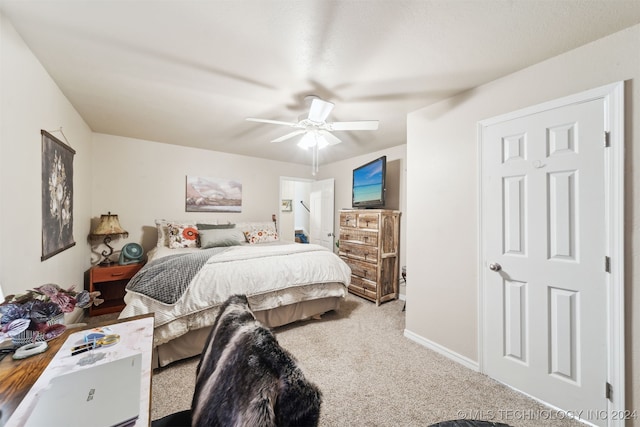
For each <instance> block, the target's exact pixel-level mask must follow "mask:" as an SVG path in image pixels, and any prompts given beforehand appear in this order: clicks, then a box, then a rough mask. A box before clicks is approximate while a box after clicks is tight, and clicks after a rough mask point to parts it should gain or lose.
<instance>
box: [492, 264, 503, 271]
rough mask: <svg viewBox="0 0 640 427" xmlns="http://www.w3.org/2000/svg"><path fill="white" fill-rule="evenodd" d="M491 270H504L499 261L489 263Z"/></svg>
mask: <svg viewBox="0 0 640 427" xmlns="http://www.w3.org/2000/svg"><path fill="white" fill-rule="evenodd" d="M489 270H491V271H500V270H502V266H501V265H500V264H498V263H497V262H495V263H491V264H489Z"/></svg>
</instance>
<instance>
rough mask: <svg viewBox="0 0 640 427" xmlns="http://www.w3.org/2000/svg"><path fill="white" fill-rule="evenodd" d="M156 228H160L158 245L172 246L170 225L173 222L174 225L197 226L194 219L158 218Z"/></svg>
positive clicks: (160, 246)
mask: <svg viewBox="0 0 640 427" xmlns="http://www.w3.org/2000/svg"><path fill="white" fill-rule="evenodd" d="M155 223H156V228H157V230H158V242H157V243H156V246H158V247H159V248H168V247H170V243H171V242H170V241H169V225H170V224H173V225H174V226H189V227H195V224H194V222H193V221H186V220H185V221H178V220H168V219H156V220H155Z"/></svg>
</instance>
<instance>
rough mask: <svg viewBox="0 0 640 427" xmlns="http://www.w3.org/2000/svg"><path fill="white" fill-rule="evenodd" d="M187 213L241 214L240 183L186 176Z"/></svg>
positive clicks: (230, 180)
mask: <svg viewBox="0 0 640 427" xmlns="http://www.w3.org/2000/svg"><path fill="white" fill-rule="evenodd" d="M185 206H186V211H187V212H241V211H242V183H241V182H240V181H236V180H232V179H222V178H209V177H202V176H187V188H186V202H185Z"/></svg>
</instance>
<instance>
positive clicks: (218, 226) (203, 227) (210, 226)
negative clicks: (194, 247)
mask: <svg viewBox="0 0 640 427" xmlns="http://www.w3.org/2000/svg"><path fill="white" fill-rule="evenodd" d="M196 226H197V227H198V231H200V230H217V229H225V228H235V227H236V225H235V224H231V223H229V224H200V223H198V224H196Z"/></svg>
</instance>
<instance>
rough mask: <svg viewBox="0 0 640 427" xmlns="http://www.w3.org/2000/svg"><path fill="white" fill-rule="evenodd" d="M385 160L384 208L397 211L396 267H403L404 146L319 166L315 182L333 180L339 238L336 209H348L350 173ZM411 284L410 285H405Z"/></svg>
mask: <svg viewBox="0 0 640 427" xmlns="http://www.w3.org/2000/svg"><path fill="white" fill-rule="evenodd" d="M385 155H386V156H387V182H386V187H387V194H386V196H387V200H386V201H387V208H388V209H396V210H399V211H400V212H401V213H402V214H401V216H400V266H403V265H406V264H405V262H406V261H405V259H406V256H405V254H406V252H407V251H406V250H405V248H406V238H405V236H406V229H407V227H406V223H407V222H406V221H407V217H408V216H409V215H408V213H407V197H406V194H407V193H406V190H407V177H406V170H407V168H406V161H407V145H406V144H403V145H398V146H395V147H391V148H388V149H386V150H381V151H376V152H373V153H369V154H365V155H363V156H358V157H352V158H350V159H347V160H342V161H340V162H335V163H331V164H328V165H320V171H319V172H318V175H317V177H316V178H317V179H318V180H322V179H327V178H334V179H335V207H336V213H335V221H334V224H335V227H334V228H335V230H334V233H335V235H336V239H337V237H338V236H339V235H340V209H345V208H348V209H350V208H351V185H352V180H353V176H352V173H353V169H355V168H356V167H358V166H361V165H363V164H365V163H368V162H370V161H371V160H374V159H377V158H378V157H380V156H385ZM409 283H411V282H409Z"/></svg>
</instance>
